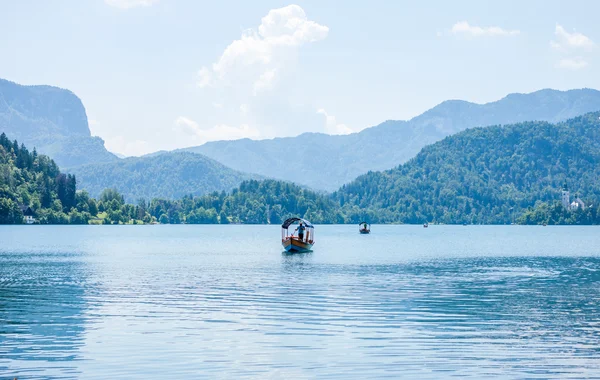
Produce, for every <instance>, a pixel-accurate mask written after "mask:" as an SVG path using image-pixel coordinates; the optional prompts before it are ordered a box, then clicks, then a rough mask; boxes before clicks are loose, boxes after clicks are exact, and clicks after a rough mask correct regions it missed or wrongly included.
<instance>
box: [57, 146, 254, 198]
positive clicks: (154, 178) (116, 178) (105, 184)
mask: <svg viewBox="0 0 600 380" xmlns="http://www.w3.org/2000/svg"><path fill="white" fill-rule="evenodd" d="M69 172H70V173H72V174H75V176H76V178H77V183H78V186H79V188H80V189H85V190H87V191H88V192H89V193H90V195H91V196H93V197H98V196H99V195H100V193H101V192H102V190H104V189H106V188H113V189H116V190H117V191H119V192H120V193H121V194H123V195H124V196H125V199H126V200H127V201H128V202H135V201H137V200H138V199H139V198H145V199H152V198H155V197H158V198H167V199H178V198H181V197H183V196H184V195H203V194H207V193H210V192H213V191H224V190H227V191H228V190H231V189H233V188H234V187H236V186H238V185H239V184H240V183H241V182H242V181H244V180H247V179H259V178H260V176H258V175H256V174H248V173H242V172H238V171H236V170H233V169H230V168H228V167H226V166H225V165H223V164H220V163H218V162H216V161H214V160H212V159H210V158H208V157H205V156H203V155H201V154H194V153H189V152H173V153H165V154H161V155H156V156H152V157H129V158H124V159H120V160H118V161H115V162H109V163H103V164H89V165H82V166H78V167H75V168H71V169H70V170H69Z"/></svg>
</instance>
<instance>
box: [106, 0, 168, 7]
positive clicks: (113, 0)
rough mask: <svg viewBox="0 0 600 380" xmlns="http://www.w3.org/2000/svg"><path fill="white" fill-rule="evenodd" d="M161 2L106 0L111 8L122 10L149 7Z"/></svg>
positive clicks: (152, 0)
mask: <svg viewBox="0 0 600 380" xmlns="http://www.w3.org/2000/svg"><path fill="white" fill-rule="evenodd" d="M159 1H160V0H104V2H105V3H106V4H108V5H110V6H111V7H115V8H120V9H130V8H136V7H149V6H151V5H154V4H156V3H158V2H159Z"/></svg>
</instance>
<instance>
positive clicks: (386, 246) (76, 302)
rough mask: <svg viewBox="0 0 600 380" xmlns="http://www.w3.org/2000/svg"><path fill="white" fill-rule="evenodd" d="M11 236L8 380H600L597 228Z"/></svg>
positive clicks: (5, 317) (5, 319) (2, 292)
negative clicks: (286, 237)
mask: <svg viewBox="0 0 600 380" xmlns="http://www.w3.org/2000/svg"><path fill="white" fill-rule="evenodd" d="M355 230H356V228H354V227H353V226H320V227H318V233H319V236H318V239H319V240H318V242H317V244H316V245H315V251H314V252H313V253H309V254H304V255H287V254H283V253H281V249H280V246H279V245H278V244H279V243H278V239H279V229H278V228H277V227H273V226H245V227H242V226H152V227H150V226H142V227H104V226H99V227H58V226H57V227H35V226H20V227H0V241H2V242H3V243H2V244H1V246H0V379H3V378H9V377H12V376H19V378H20V379H71V378H72V379H75V378H77V379H79V378H84V379H92V378H94V379H106V378H128V379H132V378H139V379H148V378H157V379H158V378H167V377H168V378H171V379H173V378H184V377H187V378H207V379H208V378H238V377H251V378H314V377H318V378H340V379H346V378H385V377H389V378H398V377H405V378H416V377H419V378H431V379H438V378H448V377H471V378H485V377H502V378H584V377H587V378H594V377H595V378H600V361H599V359H600V326H599V323H600V302H599V298H600V271H599V269H600V256H599V255H598V254H597V250H598V247H600V244H599V243H600V238H599V237H598V236H599V235H600V234H598V232H599V231H598V230H597V229H593V228H584V227H581V228H558V227H552V228H550V227H547V228H546V229H542V228H541V227H540V228H537V229H533V228H526V227H476V226H469V227H462V226H460V227H450V226H448V227H441V226H431V228H429V229H426V230H425V229H422V228H421V229H417V228H415V227H410V226H374V228H373V231H374V233H373V234H371V235H367V236H364V235H358V233H357V231H355Z"/></svg>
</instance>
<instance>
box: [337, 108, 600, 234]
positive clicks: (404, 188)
mask: <svg viewBox="0 0 600 380" xmlns="http://www.w3.org/2000/svg"><path fill="white" fill-rule="evenodd" d="M599 117H600V113H598V112H595V113H589V114H586V115H584V116H581V117H577V118H574V119H570V120H568V121H566V122H562V123H558V124H550V123H547V122H526V123H519V124H513V125H507V126H491V127H486V128H475V129H470V130H467V131H463V132H461V133H458V134H456V135H453V136H449V137H447V138H445V139H444V140H442V141H440V142H437V143H435V144H433V145H430V146H427V147H425V148H423V150H422V151H421V152H420V153H419V154H418V155H417V156H416V157H415V158H413V159H411V160H410V161H409V162H407V163H405V164H403V165H400V166H398V167H396V168H394V169H391V170H387V171H384V172H370V173H367V174H365V175H362V176H360V177H358V178H357V179H356V180H354V181H352V182H350V183H349V184H347V185H344V186H343V187H342V188H341V189H340V190H339V191H338V192H336V193H335V194H334V197H335V198H336V199H337V200H339V202H340V203H341V205H342V206H343V210H344V213H345V214H347V215H349V214H351V213H354V214H357V213H358V214H359V215H360V213H361V212H362V213H365V215H366V216H368V218H370V220H371V221H373V222H375V221H379V222H405V223H422V222H424V221H434V222H439V223H462V222H465V223H471V222H473V223H510V222H512V221H513V219H514V217H515V216H518V215H520V214H521V213H522V212H523V210H524V209H526V208H528V207H531V206H533V205H534V204H535V203H536V201H554V200H557V199H560V190H561V188H562V184H563V183H564V181H567V183H568V184H569V187H570V188H571V191H572V193H573V195H574V196H575V195H577V196H580V197H581V198H583V199H585V200H588V202H591V203H597V202H598V200H599V199H600V120H599ZM352 210H354V212H352Z"/></svg>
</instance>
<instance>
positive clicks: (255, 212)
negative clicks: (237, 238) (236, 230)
mask: <svg viewBox="0 0 600 380" xmlns="http://www.w3.org/2000/svg"><path fill="white" fill-rule="evenodd" d="M148 211H149V212H150V215H152V216H153V217H154V218H156V219H157V220H158V221H160V222H161V223H181V222H183V221H185V223H188V224H216V223H220V224H227V223H244V224H266V223H270V224H280V223H282V222H283V221H284V220H286V219H287V218H289V217H292V216H300V217H302V218H306V219H308V220H310V221H311V222H313V223H343V222H344V218H343V216H342V214H340V212H339V205H338V204H337V203H336V202H334V201H333V200H332V199H331V198H330V197H328V196H327V195H324V194H320V193H317V192H314V191H311V190H307V189H304V188H302V187H300V186H298V185H295V184H293V183H289V182H282V181H275V180H262V181H256V180H249V181H244V182H242V183H241V184H240V186H239V187H237V188H235V189H233V190H232V191H231V192H229V193H227V194H226V193H225V192H221V193H216V192H215V193H211V194H206V195H203V196H201V197H189V196H187V197H184V198H183V199H178V200H160V199H153V200H152V201H151V202H150V205H149V207H148Z"/></svg>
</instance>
